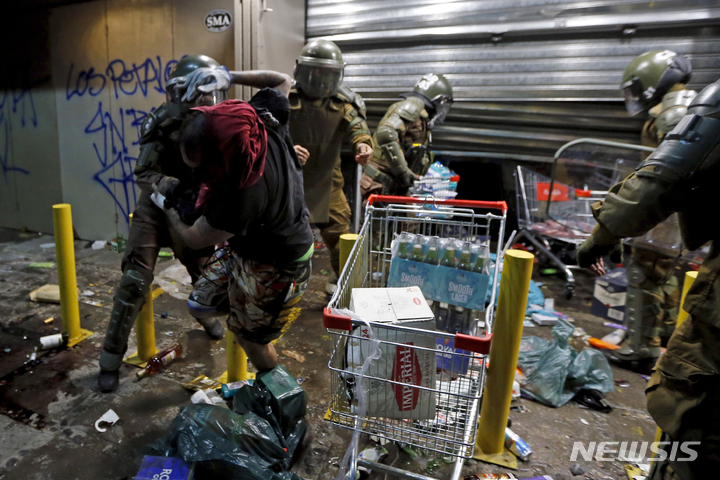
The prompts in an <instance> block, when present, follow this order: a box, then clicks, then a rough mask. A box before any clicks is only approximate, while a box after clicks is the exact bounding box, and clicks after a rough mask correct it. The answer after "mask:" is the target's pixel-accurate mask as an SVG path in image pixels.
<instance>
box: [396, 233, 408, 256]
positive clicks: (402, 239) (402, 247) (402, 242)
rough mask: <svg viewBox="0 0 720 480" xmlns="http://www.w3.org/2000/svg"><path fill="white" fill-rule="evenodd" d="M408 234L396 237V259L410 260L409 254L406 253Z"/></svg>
mask: <svg viewBox="0 0 720 480" xmlns="http://www.w3.org/2000/svg"><path fill="white" fill-rule="evenodd" d="M408 240H409V238H408V234H407V233H404V232H403V233H401V234H400V236H399V237H398V255H397V256H398V257H399V258H404V259H407V258H410V252H409V251H408V243H409V242H408Z"/></svg>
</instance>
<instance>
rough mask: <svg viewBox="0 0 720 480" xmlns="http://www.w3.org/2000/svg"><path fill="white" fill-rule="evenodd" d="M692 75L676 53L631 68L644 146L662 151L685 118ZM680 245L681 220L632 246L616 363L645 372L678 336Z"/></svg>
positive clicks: (627, 84) (628, 97)
mask: <svg viewBox="0 0 720 480" xmlns="http://www.w3.org/2000/svg"><path fill="white" fill-rule="evenodd" d="M690 75H691V66H690V61H689V60H688V59H687V58H686V57H684V56H682V55H678V54H676V53H675V52H672V51H670V50H656V51H650V52H646V53H643V54H642V55H640V56H638V57H636V58H635V59H633V60H632V61H631V62H630V63H629V64H628V66H627V67H626V68H625V71H624V73H623V77H622V82H621V88H622V90H623V93H624V95H625V106H626V108H627V110H628V113H629V114H630V115H632V116H635V115H640V114H643V113H647V114H648V120H647V121H646V122H645V125H644V126H643V130H642V136H641V141H642V143H643V145H645V146H648V147H653V148H656V147H657V146H658V145H659V143H660V142H661V141H662V139H663V138H664V137H665V135H666V134H667V133H668V132H669V131H671V130H672V129H673V128H674V127H675V125H677V124H678V122H679V121H680V119H682V118H683V116H684V115H685V113H686V111H687V106H688V105H689V104H690V102H691V101H692V100H693V99H694V98H695V95H696V94H697V93H696V92H695V91H693V90H688V89H686V88H685V83H686V82H687V81H688V80H689V79H690ZM680 243H681V242H680V231H679V229H678V225H677V218H676V216H675V215H673V216H671V217H670V218H668V219H667V220H666V221H664V222H662V223H661V224H660V225H658V226H657V227H656V228H654V229H652V230H651V231H649V232H648V233H646V234H645V235H642V236H640V237H638V238H636V239H633V240H632V241H631V244H632V253H631V255H630V259H629V261H627V262H626V267H627V272H626V273H627V279H628V292H627V300H626V305H625V306H626V308H625V312H626V323H627V325H628V334H627V337H626V339H625V341H624V342H623V343H622V344H621V346H620V349H618V350H612V351H608V352H607V355H608V356H610V357H611V358H613V359H615V360H618V361H621V362H639V363H640V365H639V366H640V367H641V368H644V367H651V366H652V365H653V364H654V363H655V361H656V360H657V358H658V357H659V356H660V345H661V337H663V338H665V339H667V338H668V337H669V336H670V334H672V332H673V330H674V326H675V319H676V317H677V308H678V304H679V297H680V295H679V289H678V280H677V277H676V276H674V275H673V271H672V270H673V267H674V258H673V257H676V256H677V253H678V252H679V250H680ZM643 364H644V365H643Z"/></svg>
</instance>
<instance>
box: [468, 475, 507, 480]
mask: <svg viewBox="0 0 720 480" xmlns="http://www.w3.org/2000/svg"><path fill="white" fill-rule="evenodd" d="M486 479H492V480H494V479H506V480H517V477H516V476H515V475H513V474H512V473H473V474H472V475H466V476H464V477H463V480H486Z"/></svg>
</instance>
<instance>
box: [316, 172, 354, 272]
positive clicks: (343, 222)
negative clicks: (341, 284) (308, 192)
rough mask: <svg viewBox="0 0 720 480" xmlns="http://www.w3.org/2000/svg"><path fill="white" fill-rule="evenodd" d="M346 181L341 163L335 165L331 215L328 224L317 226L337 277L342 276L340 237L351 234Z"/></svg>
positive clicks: (331, 193) (331, 194)
mask: <svg viewBox="0 0 720 480" xmlns="http://www.w3.org/2000/svg"><path fill="white" fill-rule="evenodd" d="M344 185H345V181H344V180H343V176H342V169H341V168H340V162H338V163H337V165H335V169H334V170H333V179H332V187H331V188H332V189H331V191H330V213H329V217H328V221H327V223H318V224H316V225H315V226H316V227H318V228H319V229H320V235H321V236H322V239H323V242H325V245H326V246H327V249H328V250H329V251H330V264H331V265H332V269H333V271H334V272H335V275H338V276H339V275H340V250H339V249H338V244H339V243H340V235H344V234H346V233H350V215H351V211H350V205H349V204H348V201H347V198H345V192H343V186H344Z"/></svg>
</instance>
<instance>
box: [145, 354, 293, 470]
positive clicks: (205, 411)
mask: <svg viewBox="0 0 720 480" xmlns="http://www.w3.org/2000/svg"><path fill="white" fill-rule="evenodd" d="M276 368H277V369H282V375H281V376H282V378H284V379H285V383H287V384H288V385H287V388H286V389H285V395H287V394H288V392H290V391H295V395H299V394H298V392H297V391H296V389H295V387H299V385H297V382H295V379H294V378H292V377H291V376H290V375H289V374H288V373H287V372H286V371H285V369H284V368H282V367H276ZM287 377H289V378H290V379H292V382H290V381H289V380H287ZM300 391H301V392H302V389H300ZM277 394H278V392H277V391H276V392H271V391H270V390H269V389H268V388H266V386H265V385H264V384H263V382H262V381H260V379H258V381H257V382H255V384H254V385H246V386H244V387H243V388H241V389H240V390H239V391H238V392H237V393H236V394H235V396H234V397H233V404H234V409H235V411H232V410H229V409H227V408H224V407H222V406H217V405H207V404H197V405H189V406H187V407H183V408H182V409H181V410H180V413H178V415H177V417H175V419H174V420H173V422H172V424H171V425H170V431H169V434H168V436H167V437H166V438H164V439H162V440H160V441H158V442H156V443H154V444H153V445H151V446H150V447H149V451H148V454H150V455H161V456H166V457H179V458H182V459H183V460H185V461H188V462H196V469H195V478H196V479H197V480H204V479H208V480H210V479H212V480H222V479H238V478H242V479H243V480H302V479H301V478H300V477H298V476H297V475H295V474H294V473H292V472H289V471H288V470H289V468H290V463H291V459H292V457H293V455H294V454H295V452H296V450H297V449H298V446H299V445H300V443H301V442H302V440H303V438H304V437H305V434H306V432H307V421H306V420H305V417H304V416H300V417H298V415H297V411H287V412H277V411H273V406H277V404H278V399H277V398H275V397H276V395H277ZM302 395H303V398H305V392H302ZM298 403H299V402H298V401H296V402H294V404H295V406H297V405H298ZM300 403H302V402H300ZM302 407H303V408H305V405H302ZM286 409H287V407H286ZM296 409H297V408H296ZM279 414H280V415H281V416H282V417H284V418H295V421H294V422H293V423H292V424H291V425H288V430H287V433H286V434H283V430H282V428H281V419H279V418H278V415H279Z"/></svg>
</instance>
